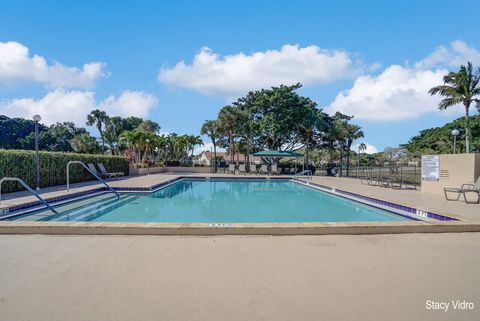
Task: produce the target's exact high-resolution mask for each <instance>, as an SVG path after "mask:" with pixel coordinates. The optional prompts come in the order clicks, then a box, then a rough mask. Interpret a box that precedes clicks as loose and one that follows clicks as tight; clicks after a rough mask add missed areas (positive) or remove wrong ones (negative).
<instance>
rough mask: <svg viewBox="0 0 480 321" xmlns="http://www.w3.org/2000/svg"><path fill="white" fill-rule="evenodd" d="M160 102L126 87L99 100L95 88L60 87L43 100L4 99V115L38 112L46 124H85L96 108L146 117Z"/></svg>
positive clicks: (0, 105) (24, 115) (27, 115)
mask: <svg viewBox="0 0 480 321" xmlns="http://www.w3.org/2000/svg"><path fill="white" fill-rule="evenodd" d="M156 104H157V99H156V97H155V96H153V95H150V94H147V93H144V92H136V91H129V90H126V91H124V92H122V93H121V94H120V95H119V96H118V97H115V96H113V95H112V96H109V97H108V98H107V99H105V100H103V101H101V102H100V103H98V104H97V103H96V101H95V97H94V93H93V92H92V91H66V90H63V89H57V90H54V91H52V92H49V93H48V94H47V95H46V96H44V97H43V98H40V99H33V98H22V99H12V100H4V101H0V114H3V115H6V116H9V117H22V118H27V119H31V118H32V116H33V115H34V114H40V115H41V116H42V121H41V122H42V123H43V124H46V125H51V124H53V123H55V122H63V121H71V122H74V123H75V124H76V125H77V126H85V121H86V115H87V114H88V113H89V112H90V111H92V110H93V109H101V110H104V111H106V112H107V114H109V115H110V116H122V117H128V116H136V117H146V116H148V113H149V110H150V109H151V108H152V107H153V106H155V105H156Z"/></svg>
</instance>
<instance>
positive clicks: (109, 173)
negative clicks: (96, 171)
mask: <svg viewBox="0 0 480 321" xmlns="http://www.w3.org/2000/svg"><path fill="white" fill-rule="evenodd" d="M97 165H98V168H100V173H102V175H105V176H108V175H112V176H113V177H120V176H124V175H125V173H124V172H107V169H106V168H105V166H103V163H98V164H97Z"/></svg>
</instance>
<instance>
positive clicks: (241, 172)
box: [238, 164, 247, 175]
mask: <svg viewBox="0 0 480 321" xmlns="http://www.w3.org/2000/svg"><path fill="white" fill-rule="evenodd" d="M238 172H239V173H240V174H244V175H247V170H246V169H245V164H240V165H238Z"/></svg>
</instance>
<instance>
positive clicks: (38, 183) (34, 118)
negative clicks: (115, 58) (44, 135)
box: [32, 114, 42, 191]
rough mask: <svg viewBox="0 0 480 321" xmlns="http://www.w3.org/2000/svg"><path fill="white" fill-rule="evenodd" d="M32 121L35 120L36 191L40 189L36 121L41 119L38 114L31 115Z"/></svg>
mask: <svg viewBox="0 0 480 321" xmlns="http://www.w3.org/2000/svg"><path fill="white" fill-rule="evenodd" d="M32 119H33V121H34V122H35V168H36V176H37V177H36V181H37V191H38V190H39V189H40V159H39V157H38V122H39V121H40V120H42V117H40V115H38V114H37V115H33V118H32Z"/></svg>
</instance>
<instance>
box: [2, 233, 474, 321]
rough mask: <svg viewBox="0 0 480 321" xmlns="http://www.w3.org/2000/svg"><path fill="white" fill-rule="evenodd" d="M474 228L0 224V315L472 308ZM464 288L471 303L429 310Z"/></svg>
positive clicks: (30, 320)
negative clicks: (122, 231)
mask: <svg viewBox="0 0 480 321" xmlns="http://www.w3.org/2000/svg"><path fill="white" fill-rule="evenodd" d="M478 244H480V233H454V234H403V235H345V236H338V235H329V236H284V237H275V236H215V237H185V236H182V237H178V236H175V237H164V236H49V235H0V284H1V286H0V320H2V321H17V320H22V321H37V320H49V321H64V320H69V321H77V320H78V321H84V320H116V321H124V320H125V321H127V320H128V321H130V320H142V321H149V320H190V321H196V320H199V321H200V320H219V321H224V320H229V321H236V320H239V321H244V320H276V321H283V320H285V321H287V320H288V321H290V320H305V321H309V320H312V321H319V320H328V321H331V320H389V321H391V320H399V321H404V320H424V321H429V320H432V321H433V320H435V321H442V320H457V321H462V320H477V319H478V316H479V315H480V278H479V277H478V270H479V267H480V247H479V246H478ZM457 299H458V300H466V301H469V302H473V303H474V305H475V306H474V309H473V310H454V309H453V307H452V304H451V303H450V307H449V310H448V311H446V312H444V311H440V310H436V311H433V310H427V309H426V301H427V300H435V301H447V302H450V301H451V300H457Z"/></svg>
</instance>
